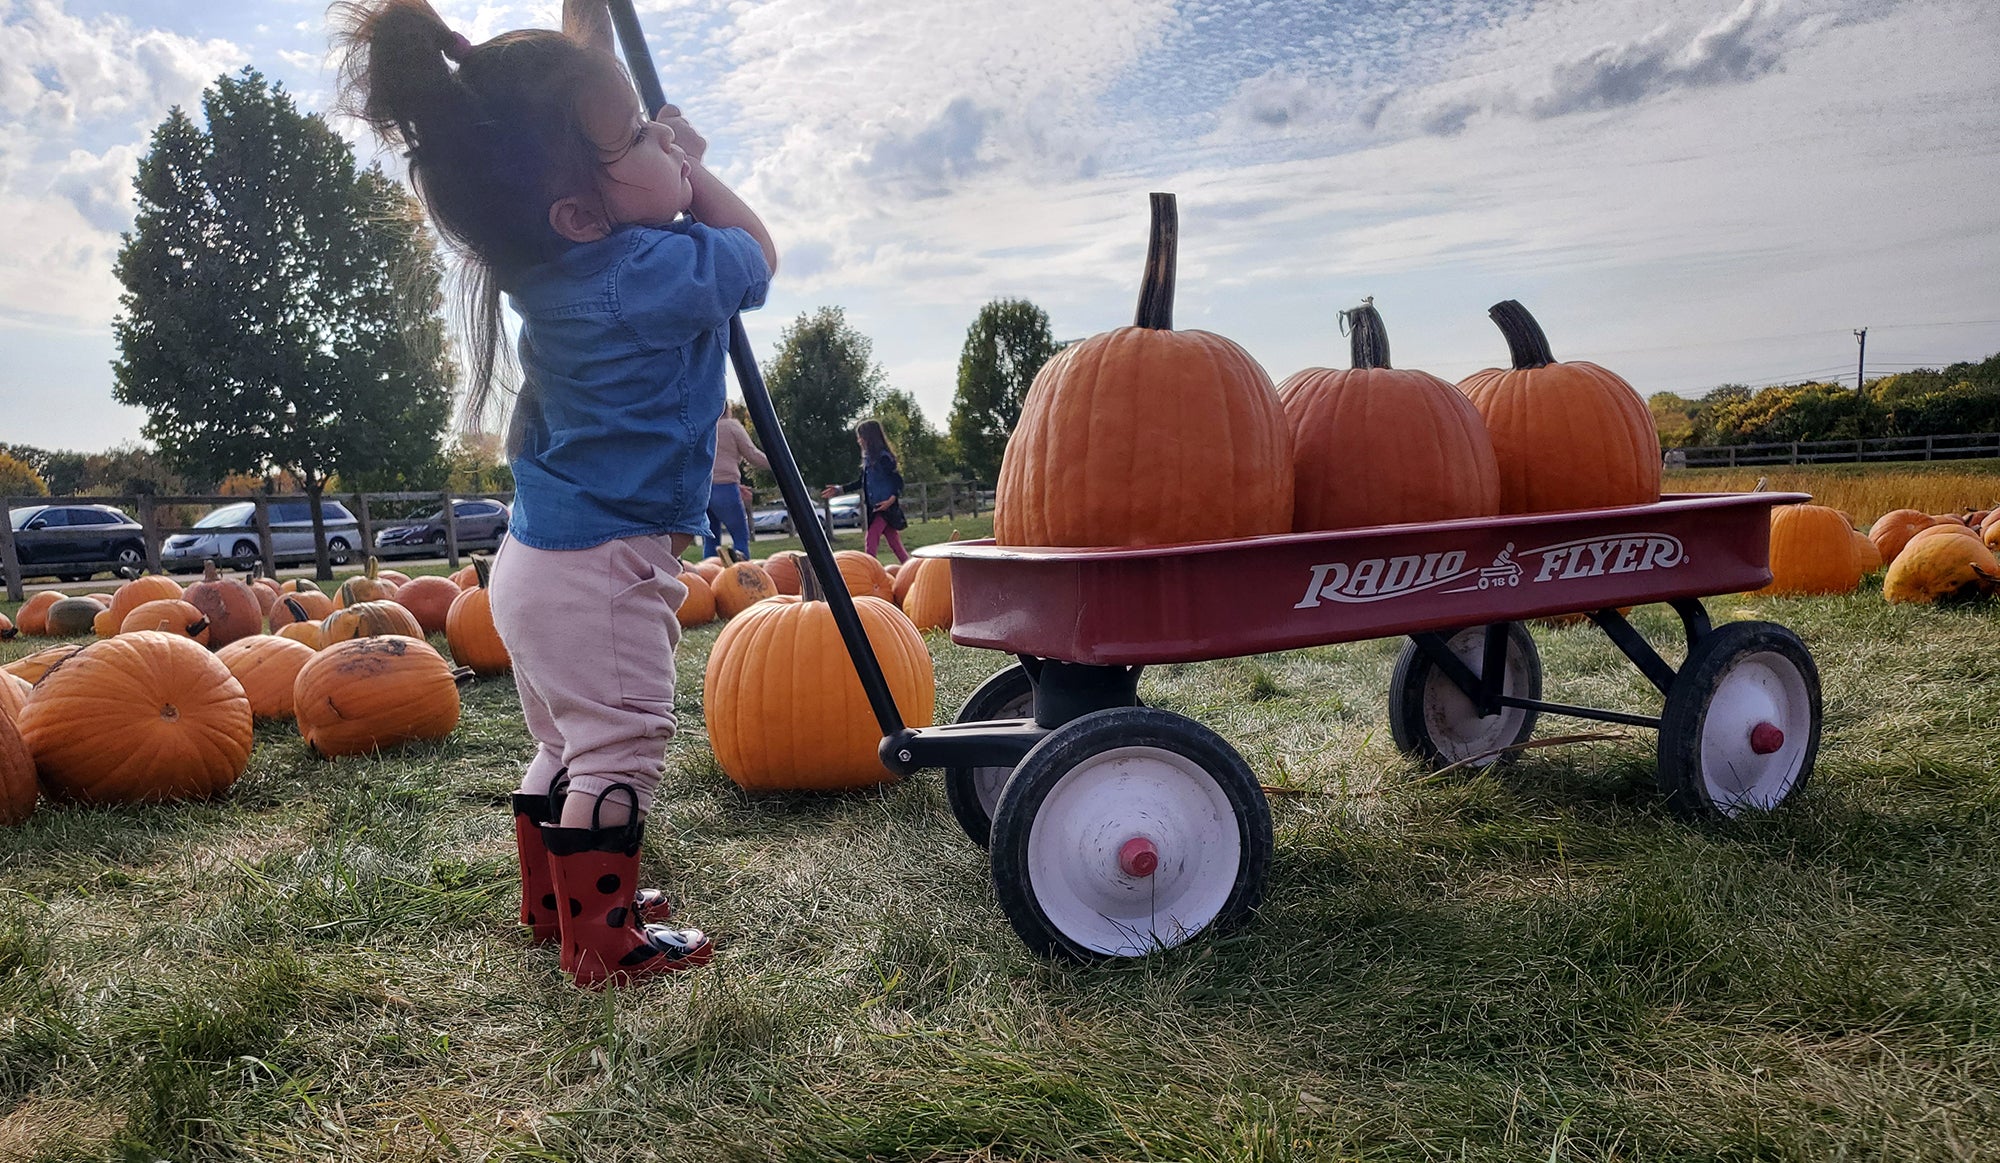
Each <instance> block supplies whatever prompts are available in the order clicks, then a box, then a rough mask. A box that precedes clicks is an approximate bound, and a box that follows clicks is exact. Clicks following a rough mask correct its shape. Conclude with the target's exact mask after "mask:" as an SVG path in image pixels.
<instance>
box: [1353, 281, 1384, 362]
mask: <svg viewBox="0 0 2000 1163" xmlns="http://www.w3.org/2000/svg"><path fill="white" fill-rule="evenodd" d="M1341 316H1342V317H1343V318H1344V319H1346V321H1347V326H1348V341H1347V350H1348V353H1349V355H1350V356H1351V357H1352V363H1353V365H1354V366H1355V367H1356V368H1371V367H1379V368H1386V367H1388V366H1389V332H1388V330H1387V329H1386V328H1384V327H1383V326H1382V315H1381V313H1380V312H1378V311H1376V310H1375V296H1373V295H1370V296H1368V297H1367V298H1366V299H1363V300H1362V301H1361V305H1360V306H1359V307H1354V308H1351V309H1349V310H1346V311H1342V312H1341Z"/></svg>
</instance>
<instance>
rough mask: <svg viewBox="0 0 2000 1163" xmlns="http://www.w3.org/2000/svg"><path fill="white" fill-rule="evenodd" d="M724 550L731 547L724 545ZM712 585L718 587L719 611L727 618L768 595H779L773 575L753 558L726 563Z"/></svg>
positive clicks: (716, 592) (716, 593) (717, 600)
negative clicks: (772, 582) (773, 581)
mask: <svg viewBox="0 0 2000 1163" xmlns="http://www.w3.org/2000/svg"><path fill="white" fill-rule="evenodd" d="M723 552H724V553H729V552H730V551H729V550H728V549H724V550H723ZM709 588H710V589H712V590H714V591H715V609H716V612H717V613H719V614H721V615H722V616H723V617H725V618H734V617H735V616H736V615H738V614H740V613H742V612H743V611H745V610H747V609H749V608H750V607H751V606H754V605H756V604H757V603H758V602H761V601H763V600H764V599H765V598H774V597H777V596H778V587H777V586H775V585H773V584H771V575H770V574H768V573H765V572H764V567H763V566H761V565H758V564H757V563H756V562H754V561H751V560H750V559H749V558H744V559H743V560H741V561H732V562H730V563H729V564H727V565H725V566H723V567H722V569H721V570H720V571H719V572H718V573H717V574H716V575H715V580H714V581H713V582H710V583H709Z"/></svg>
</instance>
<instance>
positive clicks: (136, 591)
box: [111, 573, 182, 626]
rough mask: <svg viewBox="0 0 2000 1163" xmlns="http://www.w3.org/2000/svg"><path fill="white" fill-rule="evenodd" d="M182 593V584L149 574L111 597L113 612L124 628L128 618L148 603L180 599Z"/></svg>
mask: <svg viewBox="0 0 2000 1163" xmlns="http://www.w3.org/2000/svg"><path fill="white" fill-rule="evenodd" d="M181 593H182V590H181V583H179V582H177V581H175V580H174V579H172V578H170V577H168V576H166V575H165V574H158V573H149V574H146V575H144V576H143V577H135V578H133V579H132V580H131V581H128V582H126V583H125V584H124V585H122V586H119V587H118V589H117V591H116V592H115V593H113V594H112V595H111V610H112V612H113V613H115V614H117V615H118V624H119V625H120V626H123V625H124V624H125V618H126V616H127V615H129V614H131V612H132V611H134V610H136V609H138V608H139V607H140V606H143V605H145V604H146V603H147V602H157V601H162V600H165V599H167V598H178V597H180V596H181Z"/></svg>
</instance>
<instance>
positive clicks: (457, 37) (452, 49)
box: [444, 32, 472, 65]
mask: <svg viewBox="0 0 2000 1163" xmlns="http://www.w3.org/2000/svg"><path fill="white" fill-rule="evenodd" d="M444 55H445V56H447V57H449V58H451V60H452V62H453V63H455V64H461V65H462V64H464V63H465V58H467V57H469V56H471V55H472V42H471V41H469V40H467V39H465V34H464V33H462V32H454V33H452V34H451V36H450V37H449V38H448V39H447V40H446V41H445V42H444Z"/></svg>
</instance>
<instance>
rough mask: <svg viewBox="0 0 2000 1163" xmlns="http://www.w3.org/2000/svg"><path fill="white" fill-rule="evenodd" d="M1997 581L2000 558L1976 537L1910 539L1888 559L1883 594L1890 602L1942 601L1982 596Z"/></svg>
mask: <svg viewBox="0 0 2000 1163" xmlns="http://www.w3.org/2000/svg"><path fill="white" fill-rule="evenodd" d="M1995 583H2000V561H1996V560H1995V559H1994V557H1993V551H1992V550H1990V549H1988V548H1986V546H1985V545H1984V544H1983V543H1982V542H1981V541H1980V540H1979V539H1978V538H1976V537H1926V538H1924V539H1923V540H1921V541H1918V540H1912V541H1911V542H1910V543H1909V544H1908V545H1906V546H1905V547H1904V548H1903V552H1901V553H1899V554H1897V555H1896V560H1894V561H1892V562H1890V563H1889V572H1888V573H1886V574H1884V575H1883V577H1882V596H1883V597H1885V598H1887V599H1889V600H1890V601H1892V602H1923V603H1930V602H1944V601H1961V600H1965V599H1969V598H1976V597H1981V596H1983V595H1985V594H1987V593H1989V592H1991V591H1992V589H1993V587H1994V585H1995Z"/></svg>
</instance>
